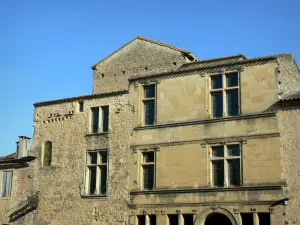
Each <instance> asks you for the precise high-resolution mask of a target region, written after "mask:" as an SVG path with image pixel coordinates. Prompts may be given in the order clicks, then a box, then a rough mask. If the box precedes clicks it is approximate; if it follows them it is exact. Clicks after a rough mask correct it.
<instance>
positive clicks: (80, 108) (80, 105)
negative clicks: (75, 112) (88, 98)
mask: <svg viewBox="0 0 300 225" xmlns="http://www.w3.org/2000/svg"><path fill="white" fill-rule="evenodd" d="M79 112H83V102H79Z"/></svg>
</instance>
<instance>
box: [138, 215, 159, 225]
mask: <svg viewBox="0 0 300 225" xmlns="http://www.w3.org/2000/svg"><path fill="white" fill-rule="evenodd" d="M146 224H147V225H156V215H138V216H137V225H146Z"/></svg>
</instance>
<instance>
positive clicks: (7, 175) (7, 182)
mask: <svg viewBox="0 0 300 225" xmlns="http://www.w3.org/2000/svg"><path fill="white" fill-rule="evenodd" d="M12 176H13V171H3V172H2V188H1V197H10V196H11V188H12Z"/></svg>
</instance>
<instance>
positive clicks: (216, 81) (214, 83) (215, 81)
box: [211, 75, 223, 89]
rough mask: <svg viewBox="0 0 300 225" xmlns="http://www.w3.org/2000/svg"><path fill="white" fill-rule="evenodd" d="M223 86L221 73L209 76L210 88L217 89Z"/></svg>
mask: <svg viewBox="0 0 300 225" xmlns="http://www.w3.org/2000/svg"><path fill="white" fill-rule="evenodd" d="M222 87H223V81H222V75H215V76H211V88H212V89H219V88H222Z"/></svg>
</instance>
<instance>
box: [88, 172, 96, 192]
mask: <svg viewBox="0 0 300 225" xmlns="http://www.w3.org/2000/svg"><path fill="white" fill-rule="evenodd" d="M89 174H90V180H89V181H90V187H89V188H90V193H89V194H90V195H93V194H95V191H96V176H97V168H96V167H90V168H89Z"/></svg>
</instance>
